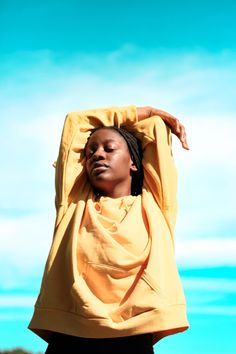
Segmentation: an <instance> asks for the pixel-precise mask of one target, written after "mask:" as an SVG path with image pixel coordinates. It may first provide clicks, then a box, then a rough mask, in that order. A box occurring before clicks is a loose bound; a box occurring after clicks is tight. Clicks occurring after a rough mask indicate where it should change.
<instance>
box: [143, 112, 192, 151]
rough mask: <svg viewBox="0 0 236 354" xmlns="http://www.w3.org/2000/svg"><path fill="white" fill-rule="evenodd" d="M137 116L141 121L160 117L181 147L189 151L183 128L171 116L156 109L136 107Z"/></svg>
mask: <svg viewBox="0 0 236 354" xmlns="http://www.w3.org/2000/svg"><path fill="white" fill-rule="evenodd" d="M137 115H138V120H143V119H146V118H149V117H153V116H159V117H161V119H162V120H163V121H164V122H165V123H166V125H168V127H169V128H170V130H171V132H172V133H173V134H175V135H176V136H177V137H178V138H179V140H180V142H181V144H182V147H183V148H184V149H186V150H189V146H188V143H187V136H186V131H185V127H184V126H183V124H182V123H180V121H179V120H178V119H177V118H176V117H174V116H173V115H172V114H170V113H168V112H165V111H162V110H160V109H158V108H153V107H150V106H145V107H137Z"/></svg>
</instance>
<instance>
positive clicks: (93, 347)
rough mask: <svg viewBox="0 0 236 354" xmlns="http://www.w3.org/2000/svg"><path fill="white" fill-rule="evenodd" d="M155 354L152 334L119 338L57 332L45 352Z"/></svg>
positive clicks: (69, 353)
mask: <svg viewBox="0 0 236 354" xmlns="http://www.w3.org/2000/svg"><path fill="white" fill-rule="evenodd" d="M58 353H64V354H90V353H91V354H92V353H96V354H128V353H135V354H154V351H153V344H152V334H141V335H136V336H128V337H118V338H98V339H97V338H81V337H74V336H69V335H66V334H61V333H55V334H54V336H53V337H52V340H51V341H50V343H49V345H48V347H47V350H46V352H45V354H58Z"/></svg>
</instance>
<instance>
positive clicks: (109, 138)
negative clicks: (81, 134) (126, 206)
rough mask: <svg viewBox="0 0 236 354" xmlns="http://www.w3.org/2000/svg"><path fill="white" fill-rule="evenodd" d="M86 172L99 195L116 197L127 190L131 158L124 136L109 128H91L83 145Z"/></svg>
mask: <svg viewBox="0 0 236 354" xmlns="http://www.w3.org/2000/svg"><path fill="white" fill-rule="evenodd" d="M85 155H86V172H87V175H88V178H89V181H90V183H91V185H92V186H93V187H94V188H95V189H96V190H98V191H99V192H100V194H101V195H104V196H109V197H112V198H118V197H122V196H125V195H130V194H131V181H132V171H137V168H136V166H135V165H134V164H133V161H132V160H131V157H130V153H129V149H128V146H127V143H126V141H125V139H124V138H123V137H122V136H121V135H120V134H119V133H118V132H116V131H115V130H113V129H111V128H102V129H99V130H97V131H95V132H94V133H93V134H92V135H91V137H90V138H89V141H88V143H87V146H86V150H85Z"/></svg>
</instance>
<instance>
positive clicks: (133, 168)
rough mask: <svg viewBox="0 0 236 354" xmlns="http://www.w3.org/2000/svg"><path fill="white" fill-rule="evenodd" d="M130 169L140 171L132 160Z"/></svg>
mask: <svg viewBox="0 0 236 354" xmlns="http://www.w3.org/2000/svg"><path fill="white" fill-rule="evenodd" d="M130 171H132V172H136V171H138V169H137V167H136V166H135V164H134V163H133V161H132V164H131V166H130Z"/></svg>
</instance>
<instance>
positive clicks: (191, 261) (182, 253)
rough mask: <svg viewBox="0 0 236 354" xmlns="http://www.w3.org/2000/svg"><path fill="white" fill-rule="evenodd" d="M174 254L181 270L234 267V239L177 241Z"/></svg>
mask: <svg viewBox="0 0 236 354" xmlns="http://www.w3.org/2000/svg"><path fill="white" fill-rule="evenodd" d="M175 252H176V259H177V263H178V264H179V266H181V267H182V268H188V267H189V268H191V267H193V268H194V267H210V266H213V267H214V266H235V265H236V257H235V255H236V239H226V238H225V239H223V238H222V239H207V240H201V239H198V240H188V241H187V240H181V241H180V240H178V241H176V244H175Z"/></svg>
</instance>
